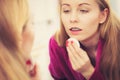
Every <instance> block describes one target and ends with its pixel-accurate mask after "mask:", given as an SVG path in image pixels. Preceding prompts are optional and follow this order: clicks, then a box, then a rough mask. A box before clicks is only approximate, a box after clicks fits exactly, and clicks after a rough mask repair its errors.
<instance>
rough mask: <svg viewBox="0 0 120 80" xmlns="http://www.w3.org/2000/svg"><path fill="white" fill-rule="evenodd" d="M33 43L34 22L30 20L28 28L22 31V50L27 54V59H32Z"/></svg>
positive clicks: (25, 27)
mask: <svg viewBox="0 0 120 80" xmlns="http://www.w3.org/2000/svg"><path fill="white" fill-rule="evenodd" d="M33 42H34V29H33V24H32V21H31V20H29V21H28V23H27V24H26V26H24V27H23V31H22V49H23V51H24V53H25V54H26V58H27V57H28V58H29V57H30V53H31V50H32V46H33Z"/></svg>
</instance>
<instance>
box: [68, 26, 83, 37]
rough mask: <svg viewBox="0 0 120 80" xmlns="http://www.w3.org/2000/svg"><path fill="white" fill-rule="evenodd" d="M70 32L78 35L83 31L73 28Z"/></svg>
mask: <svg viewBox="0 0 120 80" xmlns="http://www.w3.org/2000/svg"><path fill="white" fill-rule="evenodd" d="M69 30H70V32H71V33H72V34H73V35H77V34H79V33H80V31H82V29H80V28H78V27H71V28H70V29H69Z"/></svg>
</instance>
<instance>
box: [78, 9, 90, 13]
mask: <svg viewBox="0 0 120 80" xmlns="http://www.w3.org/2000/svg"><path fill="white" fill-rule="evenodd" d="M80 12H81V13H88V12H89V11H88V10H84V9H81V10H80Z"/></svg>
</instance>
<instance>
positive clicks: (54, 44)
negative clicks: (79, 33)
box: [49, 36, 59, 48]
mask: <svg viewBox="0 0 120 80" xmlns="http://www.w3.org/2000/svg"><path fill="white" fill-rule="evenodd" d="M49 47H53V48H59V45H58V43H57V41H56V40H55V37H54V36H51V38H50V39H49Z"/></svg>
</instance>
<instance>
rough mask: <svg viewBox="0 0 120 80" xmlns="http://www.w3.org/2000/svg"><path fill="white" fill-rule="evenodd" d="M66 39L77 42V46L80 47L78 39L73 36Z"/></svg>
mask: <svg viewBox="0 0 120 80" xmlns="http://www.w3.org/2000/svg"><path fill="white" fill-rule="evenodd" d="M68 41H73V42H74V43H76V44H77V46H78V47H80V44H79V41H78V40H77V39H75V38H69V39H68Z"/></svg>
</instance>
